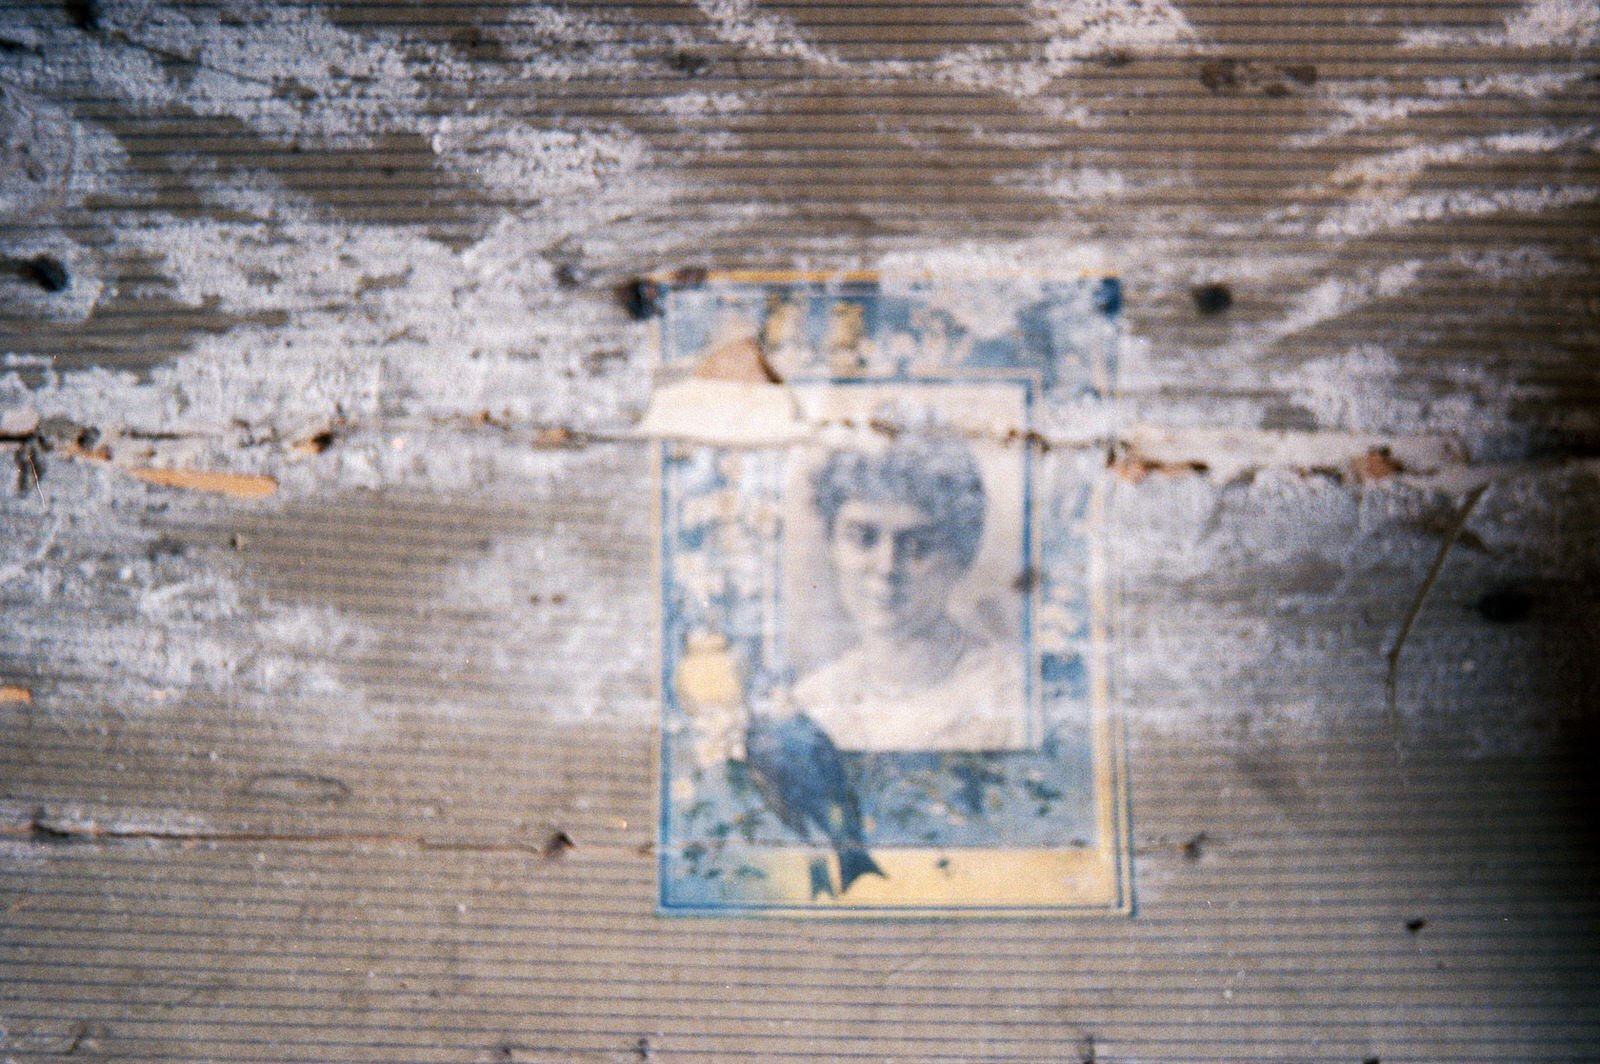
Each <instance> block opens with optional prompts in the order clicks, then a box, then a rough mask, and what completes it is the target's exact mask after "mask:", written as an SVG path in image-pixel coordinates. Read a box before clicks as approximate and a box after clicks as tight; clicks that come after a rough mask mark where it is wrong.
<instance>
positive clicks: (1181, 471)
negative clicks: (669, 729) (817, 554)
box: [0, 0, 1600, 1062]
mask: <svg viewBox="0 0 1600 1064" xmlns="http://www.w3.org/2000/svg"><path fill="white" fill-rule="evenodd" d="M1086 10H1089V8H1085V7H1080V6H1078V5H1069V4H1060V5H1057V4H1037V5H1028V4H1021V3H1018V4H1000V3H983V4H979V3H972V4H938V5H922V4H919V5H902V4H891V3H885V4H875V5H864V4H845V3H842V2H840V3H809V4H805V5H783V6H779V5H770V4H761V5H757V4H747V3H732V2H729V3H712V2H709V0H708V2H707V3H704V4H702V5H699V6H696V5H691V4H666V3H663V4H638V5H626V6H624V5H614V4H594V5H570V6H565V7H560V8H540V7H538V6H535V5H524V4H504V5H487V4H485V5H454V4H451V5H434V6H428V7H423V6H417V5H372V4H341V5H332V6H329V7H312V6H301V5H287V4H285V5H273V7H272V8H271V10H270V13H269V12H267V11H265V10H263V11H248V10H246V9H243V8H238V7H233V6H230V5H222V6H216V5H199V4H195V5H171V6H166V5H158V6H155V7H146V6H142V5H133V4H121V3H116V2H111V0H104V2H102V3H99V4H92V5H91V4H68V5H65V6H62V5H57V4H55V3H48V4H45V3H39V4H27V3H23V4H17V5H12V6H11V7H9V8H8V9H7V11H6V12H5V13H4V14H3V15H0V38H3V41H4V42H5V43H3V48H4V50H3V51H0V91H3V94H4V95H3V99H0V135H3V137H4V140H3V144H4V152H5V154H4V166H5V169H4V171H3V174H0V182H3V183H0V211H3V220H4V231H3V234H0V236H3V247H0V252H3V253H4V254H5V256H6V258H7V261H8V263H10V264H11V265H10V266H8V268H7V271H6V272H5V275H4V276H3V277H0V350H5V351H9V352H12V353H13V354H14V356H16V357H13V358H11V359H10V360H9V361H8V364H7V365H6V367H5V369H4V371H5V372H6V373H10V374H14V376H13V377H11V378H10V379H9V380H8V381H7V382H6V383H4V384H3V385H0V410H4V411H7V412H8V413H7V420H6V421H5V422H4V423H3V424H0V430H3V431H0V437H3V439H0V458H4V459H5V460H6V461H7V462H11V461H13V460H14V461H15V463H16V464H15V466H14V467H11V466H8V467H7V468H14V469H15V470H16V473H17V479H16V481H15V482H13V483H11V484H9V485H8V487H7V490H6V491H5V492H4V493H3V494H0V617H3V620H0V632H3V638H0V690H3V691H4V692H8V693H5V694H0V729H3V732H0V734H3V735H4V737H5V741H4V743H3V745H0V828H3V830H4V836H3V838H0V1030H3V1034H0V1054H3V1055H5V1056H8V1057H10V1058H12V1059H16V1060H18V1061H33V1060H49V1059H60V1058H63V1057H67V1056H71V1057H74V1058H76V1059H85V1060H96V1059H105V1060H178V1059H183V1060H259V1061H281V1060H382V1061H392V1060H419V1061H422V1060H439V1061H495V1060H535V1061H566V1060H580V1061H581V1060H597V1061H598V1060H618V1061H627V1060H640V1059H653V1060H684V1061H688V1060H701V1059H719V1058H723V1057H732V1058H736V1059H738V1058H743V1059H754V1060H769V1059H770V1060H783V1059H795V1058H803V1057H811V1058H816V1059H865V1060H889V1059H894V1060H939V1059H946V1060H977V1059H994V1060H1016V1061H1037V1060H1072V1061H1077V1060H1096V1061H1130V1062H1131V1061H1153V1060H1183V1061H1189V1060H1219V1061H1285V1060H1295V1061H1300V1060H1323V1061H1340V1062H1360V1061H1369V1060H1380V1061H1384V1062H1393V1061H1399V1060H1412V1061H1444V1060H1449V1061H1473V1060H1482V1061H1504V1060H1517V1061H1523V1060H1529V1061H1531V1060H1552V1061H1555V1060H1560V1061H1570V1060H1579V1059H1600V1008H1597V1006H1596V1003H1595V1001H1594V995H1593V993H1592V989H1591V988H1592V986H1593V985H1594V984H1595V981H1596V977H1597V975H1600V972H1597V971H1596V964H1595V948H1594V947H1595V940H1594V927H1595V919H1596V916H1597V915H1600V914H1597V912H1596V906H1595V898H1596V897H1597V896H1600V893H1597V891H1596V886H1597V877H1596V867H1595V863H1594V858H1593V853H1594V847H1595V833H1594V821H1593V818H1592V813H1590V812H1589V810H1590V808H1591V807H1592V806H1593V804H1594V799H1595V794H1594V782H1593V781H1594V772H1595V768H1596V754H1595V733H1594V728H1595V723H1594V721H1595V717H1594V712H1595V704H1596V696H1597V692H1600V667H1597V665H1596V664H1595V663H1596V661H1597V660H1600V658H1597V652H1600V602H1597V591H1596V588H1597V586H1600V585H1597V574H1600V502H1597V499H1600V493H1597V492H1596V481H1597V476H1600V474H1597V472H1596V468H1595V466H1594V464H1593V456H1594V453H1595V446H1596V444H1597V442H1600V422H1597V407H1596V399H1597V394H1600V372H1597V370H1596V366H1597V363H1596V360H1595V353H1596V352H1595V347H1596V332H1597V317H1600V292H1597V289H1596V284H1595V278H1596V276H1597V272H1596V269H1595V265H1596V259H1597V250H1600V240H1597V232H1596V228H1595V220H1596V213H1595V211H1596V207H1595V204H1596V203H1597V202H1600V167H1597V166H1596V160H1595V152H1594V146H1595V141H1596V137H1597V136H1600V132H1597V130H1596V128H1595V123H1594V121H1593V117H1592V116H1593V114H1594V111H1595V103H1596V84H1597V83H1596V81H1595V77H1594V71H1595V69H1596V63H1597V60H1600V53H1597V51H1596V49H1595V47H1594V46H1595V43H1596V35H1597V33H1600V12H1597V11H1596V9H1595V8H1594V6H1593V5H1592V4H1590V5H1585V4H1582V3H1557V2H1549V0H1535V2H1531V3H1528V4H1526V5H1524V6H1521V7H1518V6H1516V5H1514V4H1513V5H1500V4H1473V5H1450V6H1446V5H1420V4H1392V5H1355V4H1341V3H1332V2H1325V3H1318V4H1301V5H1282V4H1272V3H1266V2H1252V3H1248V4H1227V5H1223V4H1182V5H1178V6H1166V5H1162V4H1149V3H1146V4H1143V5H1138V6H1137V7H1136V6H1133V5H1126V4H1122V3H1114V2H1113V3H1105V4H1096V5H1093V7H1092V13H1093V14H1094V15H1095V16H1096V17H1095V19H1093V20H1091V21H1090V22H1089V23H1081V22H1075V21H1073V18H1074V13H1075V12H1077V13H1082V12H1083V11H1086ZM1052 41H1053V42H1054V43H1052ZM975 48H976V49H989V50H988V51H981V50H980V51H977V52H973V51H971V50H972V49H975ZM1091 244H1094V245H1099V246H1100V248H1101V251H1100V253H1099V259H1100V261H1104V262H1109V263H1110V264H1111V265H1112V266H1114V267H1115V268H1117V269H1118V271H1119V272H1120V273H1121V274H1122V276H1123V278H1124V282H1125V285H1126V292H1127V300H1128V303H1127V324H1128V338H1127V343H1126V345H1125V350H1124V352H1123V367H1122V384H1123V392H1124V396H1123V410H1124V418H1125V422H1126V426H1131V425H1132V424H1133V423H1135V422H1138V423H1140V424H1142V425H1144V426H1154V427H1156V428H1157V429H1159V430H1161V433H1164V435H1161V436H1160V438H1161V439H1163V440H1164V441H1165V443H1163V444H1162V447H1163V448H1164V449H1163V450H1162V451H1161V453H1159V454H1155V453H1154V452H1151V453H1141V452H1139V451H1138V449H1137V447H1136V446H1135V445H1134V442H1133V441H1137V440H1140V439H1144V440H1149V439H1153V438H1155V437H1152V436H1149V435H1148V434H1147V435H1145V436H1139V435H1137V434H1135V433H1133V432H1131V431H1130V432H1127V433H1125V434H1124V435H1125V438H1126V440H1127V441H1129V442H1128V443H1127V445H1126V446H1124V447H1122V448H1120V449H1119V452H1118V453H1119V462H1118V466H1117V468H1118V470H1119V471H1120V474H1121V479H1119V482H1118V488H1117V494H1118V507H1117V514H1118V520H1119V522H1120V526H1121V528H1122V532H1121V533H1120V535H1119V540H1120V546H1121V550H1120V577H1121V582H1122V586H1123V589H1124V599H1125V608H1124V612H1123V617H1122V623H1121V626H1120V629H1119V633H1118V646H1119V660H1120V665H1121V675H1120V691H1121V699H1122V702H1123V704H1124V707H1125V714H1126V719H1127V724H1128V731H1129V768H1130V781H1131V792H1132V793H1131V801H1132V807H1133V810H1132V812H1133V833H1134V843H1135V848H1136V859H1135V893H1136V900H1137V906H1138V911H1137V914H1136V916H1135V917H1134V918H1132V919H1131V920H1121V919H1117V920H1101V921H1089V922H1084V921H1026V922H1017V923H999V924H996V923H967V922H960V921H955V922H948V923H930V922H915V921H912V922H900V923H884V924H874V925H859V924H852V925H850V926H840V925H835V924H830V923H827V922H807V923H801V924H795V923H786V922H782V921H768V922H733V921H692V922H676V921H663V920H661V919H658V918H656V917H654V916H653V915H652V914H651V906H652V898H653V891H652V888H651V874H652V868H653V860H652V857H651V855H650V852H649V844H650V840H651V838H652V834H653V823H652V817H653V812H652V807H651V803H652V795H653V793H654V792H653V786H654V784H653V772H654V749H653V740H652V730H651V720H652V715H653V712H654V709H653V702H652V686H651V685H652V674H653V662H654V651H653V642H654V631H655V618H654V603H653V600H652V593H653V584H652V577H651V557H652V552H653V549H654V544H653V535H652V530H651V525H650V520H651V517H650V506H649V501H648V493H647V490H646V486H647V485H648V484H649V477H650V463H651V450H650V447H649V445H647V444H645V443H643V442H640V441H635V440H631V439H629V438H627V433H628V431H629V429H630V427H631V426H632V425H633V423H634V422H635V421H636V419H637V418H638V416H639V414H640V412H641V411H642V409H643V407H644V404H645V402H646V401H647V399H648V396H649V390H650V384H651V377H650V372H649V366H650V355H649V343H648V335H649V332H648V331H649V325H648V323H645V324H639V323H633V322H630V321H629V320H628V317H627V315H626V313H625V311H624V308H623V306H622V304H621V302H620V301H619V300H618V298H617V296H616V293H615V291H614V288H615V286H616V285H618V284H620V283H621V282H623V281H625V280H626V279H627V278H629V277H632V276H635V275H637V274H639V273H642V272H645V271H648V270H654V269H658V268H675V267H683V266H727V265H740V264H761V265H778V266H790V265H795V264H809V265H816V266H823V267H834V266H841V267H842V266H851V265H868V266H878V267H881V268H883V269H886V270H889V271H896V270H901V271H918V270H935V271H945V272H950V273H952V274H956V273H959V272H960V271H963V270H972V269H974V268H994V267H996V266H1002V267H1003V266H1007V265H1011V264H1018V263H1020V264H1023V265H1025V266H1027V267H1029V268H1035V269H1039V270H1041V271H1046V272H1048V271H1051V270H1063V271H1065V270H1073V271H1075V270H1076V269H1077V268H1078V266H1079V265H1081V263H1082V262H1083V261H1084V259H1085V256H1084V255H1083V254H1082V252H1081V249H1082V248H1083V247H1085V246H1086V245H1091ZM41 257H44V258H45V259H49V260H50V261H53V262H56V263H58V264H59V266H60V267H61V268H62V269H64V270H65V271H66V272H67V274H68V275H69V280H68V281H67V283H65V284H58V283H56V281H57V280H59V279H53V275H52V274H51V273H50V271H49V269H48V267H47V264H41V262H40V259H41ZM1205 284H1223V285H1226V286H1227V287H1228V290H1229V294H1230V296H1231V300H1232V302H1231V306H1229V307H1228V308H1227V309H1225V310H1219V311H1217V312H1215V313H1202V312H1201V310H1200V305H1201V304H1202V303H1205V302H1206V300H1205V298H1199V299H1197V296H1196V293H1195V291H1194V290H1195V288H1196V286H1200V285H1205ZM51 289H54V290H53V291H52V290H51ZM1211 299H1212V302H1211V303H1210V304H1208V305H1209V306H1211V307H1212V308H1213V309H1215V307H1216V297H1215V296H1214V295H1213V296H1212V297H1211ZM91 367H103V368H108V369H111V370H113V371H116V373H120V374H124V375H115V374H107V373H96V372H93V371H92V370H91ZM30 412H31V413H30ZM34 414H37V415H38V416H39V417H41V418H43V419H44V420H43V421H41V422H40V423H39V424H38V425H37V426H36V427H35V426H34V425H33V423H32V421H31V420H29V419H30V418H32V417H33V415H34ZM51 418H56V419H58V420H55V421H52V420H50V419H51ZM59 419H65V420H59ZM69 422H70V424H69ZM1126 426H1125V427H1126ZM85 429H93V430H94V434H87V433H85V432H84V431H83V430H85ZM1223 429H1226V430H1233V431H1235V432H1238V433H1240V434H1242V435H1240V436H1239V437H1238V438H1237V439H1234V440H1231V441H1229V440H1222V439H1221V438H1219V437H1218V436H1217V435H1216V433H1217V430H1223ZM1276 433H1288V435H1275V434H1276ZM1074 439H1075V437H1074V426H1070V425H1062V426H1054V427H1053V428H1052V433H1051V438H1050V439H1047V440H1046V441H1044V442H1045V443H1047V444H1052V442H1053V443H1054V444H1059V445H1076V444H1074V443H1073V440H1074ZM1419 440H1420V441H1424V443H1422V444H1419V443H1418V442H1417V441H1419ZM1385 445H1387V446H1389V454H1390V455H1391V456H1393V455H1402V456H1409V455H1412V454H1430V455H1435V456H1438V458H1437V461H1434V462H1433V464H1431V465H1429V466H1427V468H1423V467H1422V466H1421V465H1416V464H1414V465H1413V467H1406V466H1405V463H1404V462H1402V463H1400V465H1401V468H1399V469H1396V468H1394V463H1392V462H1389V461H1386V460H1382V458H1381V455H1380V456H1379V457H1378V458H1374V456H1373V455H1372V453H1371V452H1372V450H1373V448H1374V447H1375V446H1376V447H1377V448H1378V449H1379V450H1380V451H1381V449H1382V447H1383V446H1385ZM1152 446H1153V445H1152ZM74 448H76V450H75V449H74ZM97 448H104V449H105V450H104V452H103V453H97ZM1408 460H1409V459H1408ZM125 467H126V468H137V469H145V468H162V469H173V468H176V469H188V470H200V471H208V472H221V473H232V474H240V475H248V476H254V477H268V476H269V477H272V478H273V481H274V482H275V484H276V490H275V491H274V492H273V493H272V494H271V495H268V496H266V497H264V498H240V497H235V496H231V495H226V494H223V495H212V494H206V493H200V492H192V491H185V490H182V489H180V488H173V487H169V486H162V485H160V484H150V483H146V482H143V481H141V480H138V479H135V477H133V476H130V475H129V474H128V473H127V472H125V471H124V470H125ZM1202 467H1203V468H1202ZM1111 475H1113V474H1112V473H1109V472H1108V476H1111ZM1485 484H1487V485H1488V486H1487V489H1486V490H1485V491H1483V492H1482V494H1481V497H1478V498H1477V501H1476V502H1475V505H1473V506H1472V508H1471V510H1470V512H1468V513H1467V514H1466V515H1465V519H1464V521H1463V522H1461V523H1460V524H1459V532H1458V531H1457V524H1458V518H1460V516H1461V514H1462V507H1463V505H1464V503H1465V502H1466V501H1467V500H1468V499H1469V498H1471V497H1472V494H1471V493H1473V492H1474V490H1475V489H1476V488H1478V487H1481V486H1483V485H1485ZM1447 542H1448V543H1449V544H1450V546H1449V549H1448V552H1447V553H1446V554H1445V557H1444V560H1443V562H1442V564H1441V565H1440V566H1439V572H1438V577H1437V580H1436V581H1435V582H1434V583H1433V584H1432V585H1431V587H1429V588H1428V593H1427V595H1426V596H1425V600H1424V601H1423V602H1422V603H1421V605H1420V608H1419V607H1418V605H1417V603H1418V595H1419V592H1420V591H1421V590H1422V588H1423V585H1424V582H1425V580H1426V578H1427V576H1428V573H1429V571H1430V568H1431V567H1432V566H1433V565H1434V563H1435V561H1436V559H1437V557H1438V555H1439V551H1440V549H1441V546H1443V545H1444V544H1446V543H1447ZM1413 613H1414V617H1413V619H1412V621H1411V622H1410V623H1409V625H1408V621H1407V618H1408V617H1410V616H1412V614H1413ZM1402 631H1408V634H1407V636H1406V639H1405V642H1404V645H1403V646H1402V647H1401V648H1400V652H1399V654H1398V655H1394V656H1393V657H1394V660H1395V662H1396V665H1395V666H1394V668H1393V672H1392V674H1391V666H1390V660H1391V650H1392V648H1393V647H1394V645H1395V641H1396V639H1397V638H1398V636H1399V634H1400V633H1401V632H1402ZM1391 680H1392V685H1391ZM1391 686H1392V693H1393V697H1392V704H1391V697H1390V688H1391ZM563 840H570V843H571V845H570V846H569V845H567V843H566V842H565V841H563Z"/></svg>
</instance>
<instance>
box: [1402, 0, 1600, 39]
mask: <svg viewBox="0 0 1600 1064" xmlns="http://www.w3.org/2000/svg"><path fill="white" fill-rule="evenodd" d="M1597 39H1600V3H1596V2H1595V0H1529V2H1528V3H1525V4H1523V5H1522V6H1521V7H1519V8H1517V9H1516V11H1514V12H1512V13H1511V14H1510V15H1508V16H1507V17H1506V19H1505V22H1504V23H1503V24H1502V25H1501V26H1500V27H1499V28H1498V29H1492V30H1437V29H1422V30H1413V31H1410V32H1408V33H1406V34H1405V35H1404V36H1403V37H1402V38H1401V45H1402V47H1406V48H1449V47H1457V46H1463V45H1465V46H1472V45H1481V46H1487V47H1490V48H1516V49H1526V50H1531V49H1544V48H1570V49H1578V48H1583V47H1585V46H1587V45H1590V44H1593V43H1594V42H1595V41H1596V40H1597Z"/></svg>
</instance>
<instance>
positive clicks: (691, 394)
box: [634, 377, 810, 447]
mask: <svg viewBox="0 0 1600 1064" xmlns="http://www.w3.org/2000/svg"><path fill="white" fill-rule="evenodd" d="M809 431H810V429H809V426H808V425H807V424H806V423H805V422H804V421H803V420H801V418H800V408H799V406H798V404H797V403H796V402H795V398H794V396H793V394H791V392H790V391H789V389H788V388H785V387H784V386H783V385H781V384H756V383H751V382H748V381H730V380H706V379H704V378H700V377H692V378H690V379H688V380H683V381H678V382H676V383H673V384H667V385H663V386H662V387H660V388H658V389H656V392H655V394H654V395H652V396H651V398H650V406H649V409H647V410H646V411H645V415H644V418H643V420H641V421H640V423H639V425H638V427H637V428H636V429H634V435H636V436H642V437H646V438H649V439H659V440H676V441H680V442H685V443H704V444H711V445H713V446H723V447H777V446H783V445H786V444H791V443H795V442H798V441H799V440H802V439H804V438H805V437H806V436H807V435H808V434H809Z"/></svg>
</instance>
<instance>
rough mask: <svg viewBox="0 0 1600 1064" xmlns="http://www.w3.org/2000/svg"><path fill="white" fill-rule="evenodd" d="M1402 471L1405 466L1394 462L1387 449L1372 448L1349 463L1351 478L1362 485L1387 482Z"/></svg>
mask: <svg viewBox="0 0 1600 1064" xmlns="http://www.w3.org/2000/svg"><path fill="white" fill-rule="evenodd" d="M1404 471H1405V466H1403V465H1401V464H1400V463H1399V462H1397V461H1395V459H1394V456H1393V455H1391V454H1390V453H1389V448H1387V447H1374V448H1373V449H1372V450H1370V451H1368V452H1367V453H1366V454H1363V455H1361V456H1360V457H1359V458H1356V459H1355V460H1353V461H1352V462H1351V463H1350V476H1351V478H1352V479H1354V480H1356V481H1358V482H1360V483H1363V484H1366V483H1371V482H1373V481H1378V480H1388V479H1389V478H1390V477H1392V476H1394V475H1395V474H1396V473H1403V472H1404Z"/></svg>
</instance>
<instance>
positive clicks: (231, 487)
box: [128, 468, 278, 499]
mask: <svg viewBox="0 0 1600 1064" xmlns="http://www.w3.org/2000/svg"><path fill="white" fill-rule="evenodd" d="M128 473H129V474H130V475H132V476H134V477H137V478H138V479H140V480H142V481H144V482H145V483H146V484H155V485H157V486H158V487H163V488H182V489H184V490H185V491H208V492H215V493H216V494H218V495H232V496H233V497H234V498H236V499H260V498H264V497H266V496H268V495H271V494H272V493H273V492H275V491H277V490H278V480H277V478H276V477H269V476H266V475H264V474H260V473H217V472H213V471H211V470H205V469H150V468H134V469H129V470H128Z"/></svg>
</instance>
